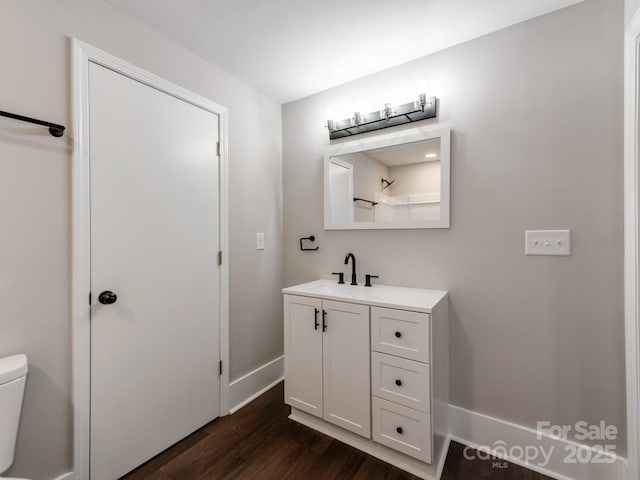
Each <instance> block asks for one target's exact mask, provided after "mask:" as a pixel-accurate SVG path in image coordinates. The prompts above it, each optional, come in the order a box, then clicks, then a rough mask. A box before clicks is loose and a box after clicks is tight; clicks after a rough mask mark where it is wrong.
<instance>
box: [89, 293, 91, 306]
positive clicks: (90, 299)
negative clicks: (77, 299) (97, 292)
mask: <svg viewBox="0 0 640 480" xmlns="http://www.w3.org/2000/svg"><path fill="white" fill-rule="evenodd" d="M89 305H91V292H89Z"/></svg>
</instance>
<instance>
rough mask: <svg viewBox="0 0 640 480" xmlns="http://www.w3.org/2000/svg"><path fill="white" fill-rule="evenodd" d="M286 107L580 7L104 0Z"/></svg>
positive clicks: (490, 1) (511, 2)
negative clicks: (456, 47) (324, 91)
mask: <svg viewBox="0 0 640 480" xmlns="http://www.w3.org/2000/svg"><path fill="white" fill-rule="evenodd" d="M107 1H109V2H110V3H112V4H113V5H115V6H116V7H118V8H119V9H120V10H122V11H124V12H125V13H127V14H129V15H130V16H132V17H134V18H137V19H138V20H140V21H142V22H144V23H146V24H148V25H149V26H151V27H153V28H155V29H156V30H158V31H160V32H162V33H164V34H165V35H167V36H168V37H170V38H172V39H174V40H175V41H177V42H178V43H180V44H182V45H183V46H184V47H186V48H187V49H189V50H191V51H193V52H194V53H196V54H198V55H199V56H201V57H202V58H204V59H205V60H207V61H209V62H211V63H213V64H214V65H216V66H218V67H220V68H222V69H223V70H226V71H227V72H229V73H231V74H232V75H234V76H235V77H237V78H239V79H240V80H242V81H244V82H246V83H247V84H249V85H251V86H253V87H254V88H256V89H257V90H259V91H261V92H263V93H265V94H266V95H268V96H269V97H271V98H273V99H274V100H276V101H278V102H281V103H287V102H290V101H292V100H297V99H299V98H302V97H305V96H307V95H311V94H313V93H317V92H319V91H322V90H325V89H327V88H330V87H334V86H336V85H340V84H342V83H345V82H347V81H350V80H354V79H356V78H360V77H363V76H366V75H369V74H371V73H374V72H378V71H381V70H384V69H387V68H389V67H392V66H395V65H399V64H401V63H405V62H408V61H410V60H414V59H416V58H420V57H422V56H424V55H428V54H429V53H433V52H436V51H438V50H442V49H444V48H447V47H450V46H452V45H455V44H458V43H461V42H465V41H467V40H470V39H472V38H477V37H479V36H481V35H485V34H487V33H489V32H493V31H496V30H499V29H501V28H505V27H507V26H509V25H513V24H515V23H519V22H522V21H524V20H527V19H530V18H533V17H536V16H539V15H543V14H545V13H549V12H551V11H554V10H557V9H560V8H564V7H566V6H569V5H572V4H575V3H579V2H580V1H582V0H482V1H480V0H340V1H338V0H107Z"/></svg>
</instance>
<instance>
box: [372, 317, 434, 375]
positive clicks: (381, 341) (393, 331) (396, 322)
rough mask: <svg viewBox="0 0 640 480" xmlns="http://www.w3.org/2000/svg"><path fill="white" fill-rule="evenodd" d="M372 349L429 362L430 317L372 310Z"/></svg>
mask: <svg viewBox="0 0 640 480" xmlns="http://www.w3.org/2000/svg"><path fill="white" fill-rule="evenodd" d="M371 349H372V350H375V351H376V352H382V353H388V354H390V355H397V356H399V357H404V358H408V359H411V360H417V361H419V362H425V363H429V362H430V360H429V314H428V313H416V312H407V311H405V310H395V309H393V308H381V307H371Z"/></svg>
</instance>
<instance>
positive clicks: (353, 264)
mask: <svg viewBox="0 0 640 480" xmlns="http://www.w3.org/2000/svg"><path fill="white" fill-rule="evenodd" d="M349 258H351V260H352V261H351V285H357V284H358V282H357V281H356V257H355V256H354V255H353V253H347V256H346V257H344V264H345V265H349Z"/></svg>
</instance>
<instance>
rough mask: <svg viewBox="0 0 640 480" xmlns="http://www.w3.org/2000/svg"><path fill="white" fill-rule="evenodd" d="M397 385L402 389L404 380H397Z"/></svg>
mask: <svg viewBox="0 0 640 480" xmlns="http://www.w3.org/2000/svg"><path fill="white" fill-rule="evenodd" d="M396 385H397V386H399V387H401V386H402V380H400V379H399V378H398V379H397V380H396Z"/></svg>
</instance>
